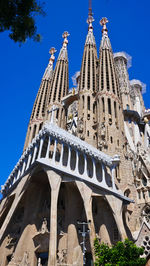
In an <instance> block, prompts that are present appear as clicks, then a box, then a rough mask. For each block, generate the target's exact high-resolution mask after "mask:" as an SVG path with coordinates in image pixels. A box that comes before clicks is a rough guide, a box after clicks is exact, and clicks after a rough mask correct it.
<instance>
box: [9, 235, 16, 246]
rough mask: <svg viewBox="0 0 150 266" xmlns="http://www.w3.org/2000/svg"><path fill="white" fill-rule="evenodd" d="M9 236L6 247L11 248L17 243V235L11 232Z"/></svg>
mask: <svg viewBox="0 0 150 266" xmlns="http://www.w3.org/2000/svg"><path fill="white" fill-rule="evenodd" d="M7 237H8V240H7V244H6V247H7V248H11V247H13V246H14V245H15V244H16V241H17V237H15V236H11V235H10V234H9V235H8V236H7Z"/></svg>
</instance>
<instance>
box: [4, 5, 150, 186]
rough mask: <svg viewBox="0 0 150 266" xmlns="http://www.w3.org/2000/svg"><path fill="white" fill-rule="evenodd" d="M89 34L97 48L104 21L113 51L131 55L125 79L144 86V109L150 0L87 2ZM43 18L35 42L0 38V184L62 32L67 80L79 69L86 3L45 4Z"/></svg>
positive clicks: (149, 73)
mask: <svg viewBox="0 0 150 266" xmlns="http://www.w3.org/2000/svg"><path fill="white" fill-rule="evenodd" d="M92 6H93V13H94V18H95V22H94V23H93V25H94V34H95V37H96V43H97V48H98V49H99V44H100V39H101V27H100V25H99V20H100V19H101V18H102V17H104V16H106V17H107V18H108V20H109V24H108V30H109V31H108V32H109V37H110V40H111V44H112V48H113V51H114V52H118V51H125V52H127V53H128V54H129V55H131V56H132V67H131V68H130V69H129V76H130V79H133V78H134V79H139V80H141V81H142V82H144V83H146V85H147V92H146V94H144V95H143V96H144V100H145V105H146V108H149V107H150V67H149V64H150V15H149V12H150V1H149V0H143V1H141V0H93V4H92ZM44 9H45V11H46V13H47V15H46V16H45V17H37V18H36V19H37V26H38V32H39V33H41V35H42V36H43V39H42V42H41V43H35V42H33V41H31V40H28V41H27V42H26V43H25V44H23V45H22V46H21V47H19V45H18V44H15V43H14V42H13V41H11V40H10V39H9V38H8V33H7V32H5V33H0V77H1V78H0V86H1V97H0V114H1V130H0V166H1V167H0V185H1V184H3V183H4V182H5V180H6V179H7V177H8V175H9V174H10V172H11V171H12V170H13V168H14V166H15V164H16V163H17V161H18V160H19V158H20V156H21V154H22V150H23V145H24V140H25V136H26V130H27V126H28V122H29V118H30V114H31V110H32V106H33V103H34V100H35V97H36V94H37V91H38V88H39V86H40V82H41V78H42V75H43V73H44V70H45V67H46V66H47V64H48V60H49V53H48V52H49V49H50V47H52V46H54V47H55V48H56V49H57V53H56V58H57V56H58V52H59V50H60V48H61V45H62V37H61V35H62V33H63V32H64V30H67V31H68V32H69V33H70V36H69V38H68V39H69V45H68V54H69V75H70V87H72V82H71V77H72V76H73V75H74V73H75V72H76V71H78V70H80V66H81V60H82V54H83V48H84V42H85V38H86V34H87V24H86V19H87V16H88V0H76V1H73V0H63V1H62V0H55V1H52V0H45V8H44Z"/></svg>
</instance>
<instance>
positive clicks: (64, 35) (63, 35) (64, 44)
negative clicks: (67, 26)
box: [62, 31, 70, 48]
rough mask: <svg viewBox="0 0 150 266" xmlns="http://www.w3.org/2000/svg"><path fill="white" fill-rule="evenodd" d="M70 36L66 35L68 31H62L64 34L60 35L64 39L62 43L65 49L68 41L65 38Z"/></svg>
mask: <svg viewBox="0 0 150 266" xmlns="http://www.w3.org/2000/svg"><path fill="white" fill-rule="evenodd" d="M69 35H70V34H69V33H68V31H64V33H63V34H62V37H63V38H64V42H63V47H64V48H66V47H67V44H68V39H67V37H68V36H69Z"/></svg>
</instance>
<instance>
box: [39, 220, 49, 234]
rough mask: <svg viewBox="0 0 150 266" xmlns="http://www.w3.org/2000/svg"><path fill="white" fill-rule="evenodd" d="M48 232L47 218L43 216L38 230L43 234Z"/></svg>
mask: <svg viewBox="0 0 150 266" xmlns="http://www.w3.org/2000/svg"><path fill="white" fill-rule="evenodd" d="M47 232H48V228H47V220H46V218H44V220H43V223H42V226H41V230H40V233H41V234H45V233H47Z"/></svg>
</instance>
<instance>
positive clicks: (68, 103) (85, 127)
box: [0, 15, 150, 266]
mask: <svg viewBox="0 0 150 266" xmlns="http://www.w3.org/2000/svg"><path fill="white" fill-rule="evenodd" d="M92 22H93V18H92V15H89V18H88V25H89V26H88V34H87V37H86V42H85V47H84V53H83V59H82V64H81V71H80V73H79V72H78V76H77V88H76V89H72V91H69V89H68V55H67V44H68V40H67V37H68V36H69V34H68V32H64V34H63V38H64V42H63V47H62V48H61V50H60V53H59V56H58V60H57V62H56V66H55V68H54V71H53V61H54V52H55V49H54V48H52V49H51V58H50V62H49V64H48V67H47V68H46V70H45V73H44V76H43V79H42V82H41V86H40V89H39V92H38V95H37V98H36V100H35V103H34V106H33V111H32V114H31V119H30V122H29V127H28V131H27V136H26V142H25V148H24V152H23V154H22V156H21V158H20V159H19V161H18V163H17V165H16V166H15V168H14V169H13V171H12V173H11V174H10V176H9V177H8V179H7V180H6V182H5V184H4V185H3V186H2V189H1V193H2V195H3V198H2V200H1V203H0V265H2V266H6V265H9V266H10V265H12V266H13V265H18V266H19V265H22V266H25V265H26V266H33V265H38V266H42V265H43V266H44V265H48V266H56V265H60V266H61V265H68V266H69V265H74V266H80V265H83V250H82V245H81V243H82V241H83V240H82V235H81V234H80V231H81V229H82V228H78V222H77V221H80V222H82V221H90V222H89V224H88V228H87V229H89V233H88V234H87V236H86V240H85V245H86V254H85V256H86V263H87V265H91V263H92V261H93V260H94V249H93V243H94V238H95V236H97V237H98V239H99V241H100V242H105V243H108V244H109V245H112V244H114V243H115V242H116V241H118V240H123V239H124V238H125V237H128V238H130V239H131V240H133V241H135V242H136V244H137V245H139V246H143V247H144V250H145V251H144V256H146V257H147V258H149V250H150V237H149V235H150V111H149V110H147V111H146V110H145V107H144V102H143V98H142V94H141V92H142V83H141V82H139V81H137V80H132V81H131V82H130V81H129V76H128V70H127V65H128V58H127V56H126V55H125V54H124V53H122V52H120V53H116V54H115V55H113V52H112V48H111V43H110V40H109V37H108V31H107V28H106V23H107V22H108V21H107V19H106V18H103V19H102V20H101V25H102V26H103V29H102V41H101V45H100V56H99V59H98V57H97V50H96V42H95V38H94V33H93V25H92ZM108 217H109V219H108Z"/></svg>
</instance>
